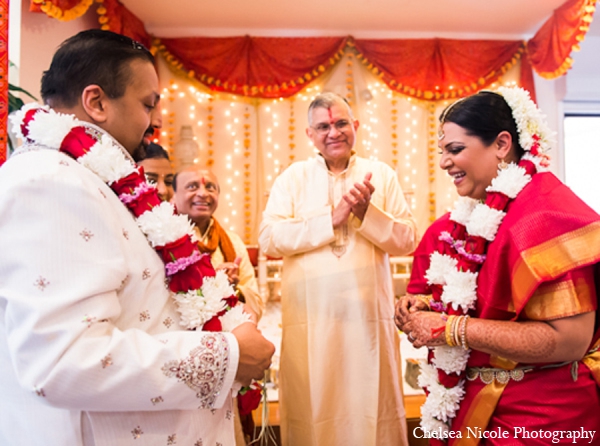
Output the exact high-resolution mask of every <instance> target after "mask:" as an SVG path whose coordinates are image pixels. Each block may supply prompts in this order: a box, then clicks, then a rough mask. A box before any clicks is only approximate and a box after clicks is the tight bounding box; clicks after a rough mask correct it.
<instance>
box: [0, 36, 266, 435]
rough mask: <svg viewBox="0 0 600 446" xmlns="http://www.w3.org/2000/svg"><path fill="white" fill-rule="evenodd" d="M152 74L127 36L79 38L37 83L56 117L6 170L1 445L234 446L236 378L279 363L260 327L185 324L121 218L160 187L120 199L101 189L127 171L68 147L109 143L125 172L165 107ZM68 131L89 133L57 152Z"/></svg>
mask: <svg viewBox="0 0 600 446" xmlns="http://www.w3.org/2000/svg"><path fill="white" fill-rule="evenodd" d="M153 62H154V59H153V57H152V55H151V54H150V53H149V52H148V50H147V49H146V48H144V47H143V46H142V45H140V44H138V43H137V42H135V41H133V40H131V39H129V38H127V37H124V36H121V35H118V34H114V33H110V32H107V31H100V30H89V31H84V32H82V33H79V34H78V35H76V36H74V37H72V38H70V39H68V40H67V41H65V42H64V43H63V44H62V45H61V47H60V48H59V49H58V51H57V52H56V54H55V55H54V58H53V60H52V64H51V66H50V68H49V70H48V71H46V72H45V73H44V77H43V79H42V89H41V93H42V97H43V99H44V102H45V103H46V104H47V105H49V107H50V108H43V109H40V108H39V107H38V108H36V107H35V106H27V108H26V109H25V110H24V111H23V112H22V113H21V114H20V115H19V117H18V118H17V121H19V122H17V123H16V126H17V130H18V131H19V132H21V134H22V136H24V137H25V143H24V145H23V146H22V147H21V148H19V149H18V150H17V151H16V152H15V154H14V155H13V156H12V157H11V158H10V159H9V160H8V161H7V162H6V163H5V164H4V165H3V166H2V167H1V168H0V246H1V247H2V248H1V249H2V255H1V256H0V395H2V404H0V444H3V445H8V444H11V445H27V446H37V445H39V446H42V445H56V446H63V445H69V446H84V445H95V446H119V445H126V444H127V445H129V444H135V445H153V446H154V445H156V446H159V445H160V446H163V445H169V444H171V445H174V444H177V445H189V446H192V445H193V446H200V445H202V446H214V445H223V446H229V445H234V436H233V420H232V412H231V389H232V386H233V385H234V381H237V382H239V383H241V384H248V383H249V382H250V380H251V379H258V378H261V377H262V376H263V372H264V370H265V369H266V368H267V367H268V366H269V364H270V358H271V355H272V354H273V352H274V348H273V345H272V344H271V343H269V342H268V341H267V340H265V339H264V338H263V337H262V335H261V334H260V332H259V331H258V330H257V329H256V327H255V325H254V324H252V323H243V324H242V325H239V326H238V327H237V328H235V329H233V330H232V331H231V332H230V333H221V332H212V333H209V332H203V331H190V330H187V329H184V328H182V327H181V325H180V323H179V322H180V320H181V318H180V314H179V313H178V311H177V304H176V303H175V301H174V300H173V299H172V298H171V295H170V294H171V293H170V291H169V289H168V282H167V281H166V274H175V273H174V272H173V270H169V269H168V268H166V266H165V264H164V263H163V260H162V259H161V257H159V255H157V252H155V250H154V249H153V247H152V246H151V245H154V244H157V243H158V242H157V241H156V240H151V239H150V238H148V239H147V238H146V237H147V235H145V233H143V232H142V231H141V230H140V227H139V226H138V224H137V223H136V220H135V219H134V216H133V215H132V213H131V212H130V210H129V209H128V207H127V206H126V204H127V205H128V206H129V205H130V201H128V200H138V199H139V200H141V201H139V202H143V197H144V196H145V195H144V194H147V193H150V194H153V193H154V192H153V190H151V189H149V186H147V185H146V184H145V183H143V184H139V185H138V186H137V187H136V188H135V189H133V188H132V191H131V196H127V197H125V198H123V196H118V195H117V194H116V193H115V192H113V189H111V187H113V186H114V185H115V184H117V183H119V181H122V180H121V179H119V181H115V179H114V178H113V180H109V181H108V182H105V180H104V179H103V178H102V176H103V175H104V176H108V177H109V178H110V175H112V174H113V173H114V172H116V171H119V169H122V168H123V166H120V165H118V163H117V164H116V165H115V162H116V161H115V159H116V158H115V157H104V158H102V156H99V157H98V156H97V157H96V159H95V161H94V162H91V161H89V159H88V161H87V162H84V161H82V160H83V159H84V158H85V157H84V156H81V157H79V158H77V159H75V158H73V157H71V156H69V155H68V154H67V152H64V151H63V146H65V145H67V146H69V147H70V148H73V147H74V148H75V149H73V150H80V149H81V150H83V153H86V157H87V153H88V152H87V151H89V153H92V150H91V149H90V148H89V145H90V144H92V143H94V144H96V145H94V146H93V147H96V146H97V145H98V144H97V143H100V142H101V144H100V146H102V147H100V146H99V147H100V148H105V149H112V150H113V151H114V150H115V148H116V149H118V152H119V157H120V158H122V159H123V160H125V161H123V163H121V164H127V163H129V162H130V157H129V153H131V152H132V151H133V150H134V149H135V147H137V146H138V145H139V143H140V141H141V139H142V136H143V134H144V131H145V130H146V129H147V128H148V126H149V124H150V114H151V112H152V110H153V108H154V107H156V105H157V102H158V101H159V98H160V96H159V85H158V78H157V74H156V71H155V68H154V65H153ZM56 112H60V113H61V114H58V113H56ZM67 115H73V117H74V118H76V119H77V120H78V121H75V120H73V118H72V117H69V116H67ZM34 122H35V123H37V124H36V126H37V127H36V126H34V125H33V124H32V123H34ZM65 123H66V124H69V123H75V124H77V123H78V124H77V125H79V127H77V128H78V129H82V128H83V129H84V131H82V132H81V133H77V132H76V131H75V130H76V127H75V126H74V127H72V128H71V127H68V126H67V128H66V132H68V133H67V136H66V137H65V138H64V139H62V137H61V138H59V139H58V141H57V142H56V144H53V143H50V142H48V141H52V139H53V135H55V134H60V133H61V132H64V131H65V128H64V125H65ZM69 125H70V124H69ZM73 125H74V124H73ZM34 127H35V129H34ZM69 129H70V130H69ZM34 130H35V131H34ZM61 141H62V142H61ZM67 142H68V144H67ZM86 144H87V145H86ZM59 147H60V150H58V149H59ZM98 172H99V173H98ZM100 173H102V175H100ZM119 178H121V177H119ZM123 181H124V180H123ZM126 195H127V194H126ZM140 197H141V198H140ZM156 200H157V203H158V202H159V201H158V199H156ZM171 215H172V214H171ZM159 244H160V243H159ZM190 259H191V260H190V261H192V260H193V259H194V258H193V257H190ZM183 261H187V260H186V258H183V260H181V261H174V262H171V263H169V265H171V266H173V265H174V267H177V268H181V266H182V264H183V263H182V262H183ZM167 266H168V265H167ZM172 277H173V276H172Z"/></svg>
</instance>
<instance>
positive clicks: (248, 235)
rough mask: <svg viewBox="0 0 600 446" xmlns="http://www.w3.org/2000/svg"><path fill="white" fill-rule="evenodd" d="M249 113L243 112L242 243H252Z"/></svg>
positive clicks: (247, 111)
mask: <svg viewBox="0 0 600 446" xmlns="http://www.w3.org/2000/svg"><path fill="white" fill-rule="evenodd" d="M249 123H250V111H249V109H248V106H246V110H245V111H244V243H245V244H246V245H249V244H250V243H251V242H252V225H251V222H252V218H251V216H252V212H251V211H250V206H251V200H252V196H251V195H250V184H251V183H250V155H251V152H250V124H249Z"/></svg>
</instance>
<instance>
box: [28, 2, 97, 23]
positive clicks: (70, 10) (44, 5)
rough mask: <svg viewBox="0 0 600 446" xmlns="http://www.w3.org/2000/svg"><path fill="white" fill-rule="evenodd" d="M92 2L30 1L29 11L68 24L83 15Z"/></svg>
mask: <svg viewBox="0 0 600 446" xmlns="http://www.w3.org/2000/svg"><path fill="white" fill-rule="evenodd" d="M92 3H94V0H31V8H30V9H31V11H32V12H35V11H36V9H38V10H39V11H42V12H44V13H45V14H46V15H47V16H48V17H52V18H54V19H57V20H60V21H63V22H68V21H69V20H73V19H76V18H79V17H81V16H82V15H84V14H85V13H86V12H87V10H88V9H90V6H91V5H92Z"/></svg>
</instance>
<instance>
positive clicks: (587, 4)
mask: <svg viewBox="0 0 600 446" xmlns="http://www.w3.org/2000/svg"><path fill="white" fill-rule="evenodd" d="M595 4H596V0H567V1H566V2H565V3H564V4H563V5H562V6H560V7H559V8H557V9H555V10H554V13H553V14H552V16H551V17H550V18H549V19H548V20H547V21H546V23H544V25H543V26H542V27H541V28H540V29H539V31H538V32H537V33H536V35H535V36H533V38H532V39H531V40H529V41H528V42H527V53H528V55H529V59H530V60H531V63H532V65H533V68H534V69H535V71H536V72H537V73H538V74H539V75H540V76H542V77H545V78H547V79H554V78H556V77H559V76H562V75H563V74H565V73H566V72H567V70H568V69H569V68H570V67H571V64H572V63H573V60H572V59H571V57H570V55H571V52H572V51H573V50H578V49H579V43H580V42H581V41H583V39H584V37H585V34H586V33H587V32H588V30H589V29H590V28H589V25H590V23H591V22H592V19H593V15H594V11H595V10H596V7H595Z"/></svg>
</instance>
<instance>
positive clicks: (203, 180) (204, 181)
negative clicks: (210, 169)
mask: <svg viewBox="0 0 600 446" xmlns="http://www.w3.org/2000/svg"><path fill="white" fill-rule="evenodd" d="M201 181H202V185H203V186H206V180H205V179H204V177H202V180H201Z"/></svg>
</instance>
